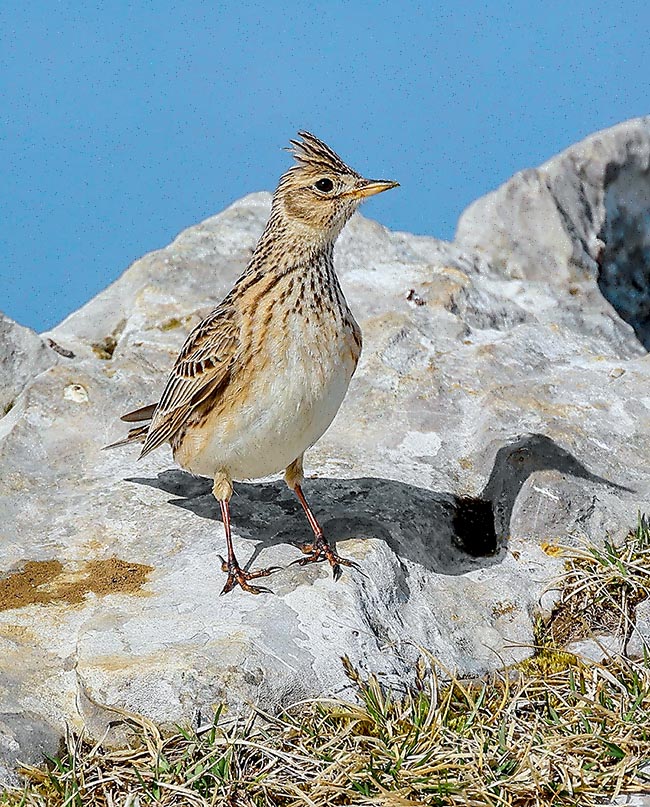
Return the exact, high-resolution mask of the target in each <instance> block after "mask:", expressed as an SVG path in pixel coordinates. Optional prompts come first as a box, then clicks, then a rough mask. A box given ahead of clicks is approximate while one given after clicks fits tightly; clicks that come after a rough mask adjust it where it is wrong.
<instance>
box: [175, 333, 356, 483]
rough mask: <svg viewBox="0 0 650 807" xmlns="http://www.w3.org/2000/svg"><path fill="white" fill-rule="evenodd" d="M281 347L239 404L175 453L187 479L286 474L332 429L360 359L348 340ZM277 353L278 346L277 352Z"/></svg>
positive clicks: (220, 411)
mask: <svg viewBox="0 0 650 807" xmlns="http://www.w3.org/2000/svg"><path fill="white" fill-rule="evenodd" d="M320 336H321V339H320V340H319V339H314V340H307V341H308V342H309V343H310V345H309V348H307V347H306V346H305V342H302V344H301V346H300V347H295V345H294V346H293V347H291V348H289V347H287V345H286V344H285V345H282V349H278V351H277V352H275V353H274V352H270V353H269V355H268V356H266V357H265V358H266V365H265V369H264V370H263V371H262V372H253V371H251V372H249V373H248V377H247V378H246V379H245V382H246V383H245V393H244V395H243V399H242V397H241V396H240V397H239V399H238V400H237V399H233V400H228V398H227V396H228V391H226V392H225V396H224V398H225V399H224V401H223V404H224V405H223V406H221V407H218V408H216V409H215V411H214V413H213V414H212V415H210V416H209V417H208V419H207V421H206V422H205V423H203V424H202V425H201V427H200V428H198V429H194V430H191V431H189V432H188V433H187V434H186V436H185V438H184V439H183V442H182V444H181V446H179V448H178V450H177V451H176V453H175V459H176V461H177V462H178V463H179V464H180V465H182V466H183V467H184V468H187V469H188V470H190V471H191V472H192V473H196V474H201V475H205V476H214V475H215V474H216V473H218V472H220V471H226V472H227V473H228V474H229V475H230V476H231V478H232V479H240V480H241V479H258V478H260V477H264V476H269V475H271V474H275V473H277V472H279V471H283V470H284V469H285V468H286V467H287V466H288V465H290V464H291V463H292V462H293V461H294V460H295V459H297V458H298V457H300V456H301V455H302V454H303V452H304V451H305V450H306V449H307V448H309V447H310V446H312V445H313V444H314V443H315V442H316V441H317V440H318V439H319V438H320V437H321V436H322V434H323V433H324V432H325V431H326V429H327V428H328V427H329V425H330V424H331V422H332V420H333V419H334V417H335V415H336V413H337V412H338V409H339V407H340V406H341V403H342V401H343V398H344V397H345V394H346V392H347V389H348V385H349V383H350V379H351V378H352V374H353V373H354V370H355V367H356V362H357V358H358V352H357V351H355V349H354V345H353V343H352V340H351V337H350V335H347V336H344V335H343V334H337V336H336V337H334V338H330V339H326V338H322V337H324V334H322V333H321V334H320ZM276 347H277V348H280V345H277V346H276Z"/></svg>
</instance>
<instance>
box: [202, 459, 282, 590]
mask: <svg viewBox="0 0 650 807" xmlns="http://www.w3.org/2000/svg"><path fill="white" fill-rule="evenodd" d="M212 492H213V494H214V496H215V498H217V499H218V500H219V506H220V507H221V518H222V519H223V526H224V529H225V532H226V546H227V548H228V560H224V559H223V558H222V557H221V555H219V560H220V561H221V569H222V571H224V572H226V573H227V574H228V578H227V579H226V584H225V586H224V587H223V589H222V590H221V593H222V594H227V593H228V592H229V591H232V590H233V588H234V587H235V586H240V587H241V588H242V589H243V590H244V591H248V592H249V593H250V594H261V593H262V592H268V593H269V594H270V593H272V592H271V589H268V588H264V587H263V586H251V585H249V583H248V581H249V580H254V579H255V578H257V577H266V576H267V575H269V574H272V573H273V572H274V571H276V570H277V569H278V568H279V567H277V566H272V567H271V568H269V569H260V570H259V571H257V572H247V571H244V569H242V568H241V566H240V565H239V563H238V561H237V558H236V557H235V549H234V547H233V545H232V535H231V532H230V497H231V496H232V482H231V481H230V479H229V478H228V477H227V476H226V475H225V474H220V475H219V476H217V477H216V478H215V480H214V486H213V488H212Z"/></svg>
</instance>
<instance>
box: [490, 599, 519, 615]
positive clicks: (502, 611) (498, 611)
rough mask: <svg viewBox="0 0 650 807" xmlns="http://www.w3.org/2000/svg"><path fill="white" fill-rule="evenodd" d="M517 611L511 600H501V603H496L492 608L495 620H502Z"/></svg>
mask: <svg viewBox="0 0 650 807" xmlns="http://www.w3.org/2000/svg"><path fill="white" fill-rule="evenodd" d="M516 610H517V606H516V604H515V603H514V602H510V601H509V600H500V601H499V602H496V603H494V605H493V606H492V616H493V617H494V618H495V619H500V618H501V617H503V616H509V615H510V614H513V613H514V612H515V611H516Z"/></svg>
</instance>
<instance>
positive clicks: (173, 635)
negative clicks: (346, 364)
mask: <svg viewBox="0 0 650 807" xmlns="http://www.w3.org/2000/svg"><path fill="white" fill-rule="evenodd" d="M649 159H650V122H649V120H648V119H641V120H638V121H633V122H630V123H627V124H622V125H621V126H619V127H615V128H614V129H612V130H609V131H607V132H602V133H599V134H598V135H595V136H594V137H592V138H590V139H588V140H586V141H584V142H583V143H580V144H578V145H577V146H575V147H574V148H572V149H570V150H569V151H567V152H565V153H564V154H561V155H559V156H558V157H556V158H554V159H553V160H551V161H550V162H549V163H547V164H546V165H545V166H542V168H540V169H538V170H537V171H532V172H524V173H523V174H520V175H517V176H516V177H515V178H513V180H511V182H510V183H507V184H506V185H505V186H504V187H503V188H501V189H499V190H498V191H496V192H495V193H494V194H491V195H490V196H488V197H486V198H485V199H482V200H479V201H478V202H476V203H475V204H474V205H473V206H472V207H471V208H470V209H469V210H468V211H467V212H466V213H465V214H464V216H463V217H462V219H461V222H460V224H459V231H458V239H457V241H456V242H455V243H452V244H450V243H445V242H441V241H438V240H435V239H433V238H427V237H419V236H413V235H409V234H406V233H395V232H390V231H388V230H386V229H384V228H383V227H381V226H379V225H378V224H376V223H374V222H372V221H369V220H366V219H364V218H362V217H360V216H357V217H355V218H354V219H353V220H352V222H351V223H350V224H349V225H348V227H347V228H346V230H345V231H344V234H343V235H342V237H341V239H340V241H339V243H338V245H337V250H336V263H337V266H338V270H339V273H340V277H341V280H342V284H343V286H344V290H345V293H346V295H347V297H348V299H349V302H350V305H351V307H352V309H353V310H354V312H355V315H356V316H357V319H358V320H359V322H360V324H361V326H362V329H363V332H364V353H363V357H362V361H361V364H360V367H359V370H358V372H357V374H356V375H355V377H354V379H353V382H352V386H351V388H350V392H349V395H348V397H347V398H346V401H345V403H344V405H343V407H342V409H341V411H340V413H339V415H338V417H337V418H336V420H335V422H334V424H333V426H332V427H331V429H330V430H329V431H328V432H327V434H326V435H325V436H324V437H323V439H322V440H321V441H320V442H319V443H318V444H317V445H316V446H315V447H314V448H313V449H312V450H311V451H310V452H309V453H308V455H307V471H308V473H313V474H314V478H312V479H310V480H309V481H308V482H307V483H306V486H305V487H306V492H307V495H308V497H309V498H310V500H311V502H312V504H313V507H314V509H315V511H316V513H317V515H318V516H319V518H320V519H321V520H322V523H323V525H324V527H325V529H326V531H327V533H328V535H329V536H330V537H331V538H332V539H333V540H335V541H336V542H338V548H339V550H340V551H341V553H342V554H344V555H346V556H348V557H350V558H353V559H355V560H357V561H358V562H359V563H360V564H361V566H362V568H363V572H364V574H359V573H355V572H350V571H347V570H346V572H345V574H344V575H343V578H342V579H341V580H340V581H339V582H334V581H333V580H332V578H331V575H330V573H329V570H328V568H326V567H325V566H323V565H319V566H316V567H311V568H301V567H297V566H289V565H288V564H289V563H290V562H291V561H292V560H295V559H296V558H297V557H300V553H299V551H298V549H297V548H296V545H297V544H299V543H300V542H302V541H304V540H305V539H306V538H307V537H308V535H309V528H308V526H307V524H306V522H305V521H304V519H303V516H302V514H301V512H300V509H299V506H298V505H297V503H296V502H295V501H294V500H293V499H292V496H291V495H290V493H289V491H288V490H287V489H286V488H285V486H284V484H283V483H281V482H279V481H273V480H272V481H266V482H249V483H242V484H239V485H238V486H237V493H236V495H235V497H234V498H233V502H232V506H233V522H234V523H233V527H234V533H235V548H236V550H237V553H238V556H239V557H240V559H241V560H242V561H247V560H250V561H251V562H252V563H254V564H255V565H256V566H261V565H279V566H283V567H285V568H284V570H283V571H281V572H279V573H277V574H275V575H274V576H273V577H272V578H269V586H270V587H271V588H272V589H273V591H274V592H275V593H274V594H273V595H268V596H264V597H257V598H256V597H252V596H250V595H245V594H242V593H241V592H240V591H234V592H232V593H231V594H229V595H228V596H225V597H220V596H219V592H220V590H221V587H222V585H223V576H222V573H221V571H220V569H219V563H218V559H217V553H218V552H223V546H224V540H223V531H222V529H223V528H222V525H221V522H220V519H219V508H218V506H217V503H216V502H215V501H214V499H213V497H212V496H211V493H210V482H209V481H208V480H205V479H201V478H196V477H192V476H190V475H189V474H186V473H184V472H182V471H180V470H179V469H177V468H175V467H174V465H173V462H172V460H171V456H170V453H169V451H168V450H167V449H165V450H161V451H158V452H156V453H155V454H154V455H152V456H149V457H147V458H146V459H145V460H143V461H142V462H140V463H136V461H135V457H136V453H137V452H136V451H135V450H133V449H117V450H114V451H110V452H106V451H102V450H101V449H102V446H104V445H106V444H107V443H109V442H111V441H113V440H116V439H118V438H119V437H120V436H121V435H123V434H124V433H125V429H124V428H123V425H124V424H120V422H119V420H118V416H119V415H120V414H122V413H123V412H125V411H127V410H129V409H132V408H136V407H138V406H140V405H143V404H146V403H150V402H152V401H154V400H156V396H157V395H158V394H159V393H160V391H161V388H162V386H163V383H164V380H165V376H166V373H167V371H168V370H169V368H170V366H171V363H172V361H173V359H174V357H175V355H176V353H177V351H178V349H179V347H180V345H181V343H182V341H183V339H184V337H185V335H186V334H187V332H188V330H189V329H190V328H191V327H192V326H193V325H194V324H195V323H196V322H197V321H198V318H199V317H200V316H202V315H204V314H206V313H207V312H208V311H209V310H210V309H211V308H212V307H213V306H214V305H215V304H216V303H217V302H218V301H219V300H220V299H221V297H222V296H223V295H224V294H225V293H226V291H227V290H228V289H229V287H230V286H231V284H232V282H233V281H234V279H235V278H236V276H237V275H238V273H239V272H240V271H241V270H242V268H243V267H244V266H245V264H246V262H247V260H248V258H249V256H250V254H251V250H252V248H253V246H254V244H255V241H256V239H257V237H258V235H259V234H260V232H261V230H262V227H263V225H264V222H265V219H266V216H267V214H268V210H269V202H270V197H269V195H268V194H265V193H261V194H255V195H252V196H249V197H246V198H245V199H242V200H241V201H239V202H237V203H236V204H234V205H233V206H232V207H230V208H229V209H227V210H226V211H224V212H223V213H221V214H219V215H217V216H215V217H213V218H210V219H208V220H207V221H205V222H203V223H201V224H199V225H197V226H194V227H191V228H189V229H188V230H186V231H185V232H183V233H181V235H179V237H178V238H177V239H176V240H175V241H174V242H173V243H172V244H170V245H169V246H168V247H166V248H165V249H162V250H160V251H157V252H153V253H151V254H149V255H146V256H145V257H144V258H142V259H141V260H139V261H137V262H136V263H135V264H133V266H131V267H130V268H129V269H128V270H127V271H126V272H125V273H124V275H122V277H121V278H120V279H119V280H118V281H117V282H116V283H114V284H113V285H112V286H110V287H109V288H108V289H106V290H105V291H104V292H102V293H101V294H100V295H98V296H97V297H96V298H95V299H93V300H91V301H90V302H89V303H88V304H87V305H86V306H84V307H83V308H82V309H80V310H79V311H77V312H76V313H74V314H72V315H71V316H70V317H68V318H67V319H66V320H65V321H64V322H63V323H61V325H59V326H58V327H57V328H55V329H54V330H53V331H52V332H51V333H49V334H46V335H44V339H46V340H47V339H51V340H53V341H54V344H55V345H56V350H54V349H52V348H51V347H48V345H49V343H48V342H44V341H43V340H41V339H40V337H37V336H36V335H34V334H31V333H30V335H29V337H28V339H27V342H26V343H25V344H27V347H23V346H22V345H23V342H20V339H22V338H23V336H24V334H23V331H24V330H25V329H21V328H20V327H19V326H15V325H14V324H12V323H9V328H10V329H11V331H12V333H13V332H15V333H18V334H20V336H19V338H18V341H17V342H16V344H19V345H21V347H20V348H19V349H20V350H24V352H23V353H20V352H17V351H18V350H19V349H18V348H17V349H16V350H15V351H13V352H12V349H11V348H10V350H9V351H8V352H6V351H5V353H2V354H0V355H2V357H3V363H2V367H3V370H2V371H3V373H4V372H8V376H9V377H10V379H12V381H11V383H12V385H13V386H12V392H11V400H12V403H13V406H12V408H11V409H10V410H9V411H8V413H7V414H6V415H5V416H4V417H3V418H2V419H0V469H1V471H0V509H1V510H2V513H3V518H2V520H1V521H0V546H1V554H2V567H1V568H2V570H3V574H4V579H3V580H2V581H1V583H0V659H2V661H0V726H1V727H2V728H1V729H0V732H1V733H0V759H4V761H5V763H6V765H7V766H8V768H11V766H12V764H13V761H14V760H15V758H16V757H19V758H21V759H26V760H30V759H31V760H33V759H38V758H39V757H40V754H41V753H42V751H43V750H48V751H52V750H54V748H55V746H56V741H57V738H58V737H59V736H60V734H61V732H62V728H63V724H64V720H67V721H68V722H70V723H71V724H72V725H75V726H81V725H82V724H83V725H86V727H87V729H88V730H89V731H90V733H91V734H93V733H98V732H100V731H101V730H102V727H103V726H104V725H105V723H106V721H107V720H108V719H110V718H111V713H110V712H108V711H107V710H106V709H104V708H103V706H104V705H116V706H119V707H122V708H125V709H129V710H133V711H137V712H141V713H144V714H145V715H147V716H149V717H151V718H154V719H155V720H157V721H163V722H165V721H167V722H170V723H171V722H181V723H182V722H184V721H185V722H190V721H193V720H196V719H197V716H198V715H199V714H202V715H206V714H209V713H210V712H211V710H212V709H213V708H214V706H215V704H217V703H218V702H220V701H222V700H226V701H228V702H229V703H230V704H231V705H232V707H233V708H237V707H240V706H242V705H244V704H246V703H247V702H258V703H260V702H261V703H262V704H263V705H264V706H265V708H267V709H271V710H272V709H274V708H279V707H281V706H283V705H287V704H289V703H291V702H293V701H295V700H297V699H299V698H302V697H306V696H310V695H315V694H323V693H338V694H340V693H343V692H344V691H345V687H346V679H345V676H344V674H343V671H342V667H341V665H340V662H339V658H340V656H341V655H343V654H347V655H348V656H349V657H350V659H351V660H352V662H353V663H354V664H357V665H359V666H360V667H362V668H365V669H369V670H373V671H375V672H379V673H380V674H381V675H382V676H383V677H384V679H385V680H388V681H403V680H406V679H408V678H409V676H410V674H411V664H412V659H413V658H414V656H415V654H416V649H415V648H416V646H417V645H421V646H425V647H427V648H429V649H431V650H432V651H433V652H434V654H435V655H436V656H437V657H438V658H439V659H440V661H441V662H442V663H443V664H444V665H446V666H447V667H448V668H449V669H451V670H455V671H457V672H459V673H461V674H477V673H482V672H484V671H486V670H489V669H491V668H494V667H497V666H500V665H502V664H503V663H504V662H506V663H507V662H509V661H513V660H516V659H520V658H522V657H524V656H526V655H528V654H529V653H530V652H531V650H530V646H531V644H532V641H533V635H532V629H533V618H534V614H535V611H536V609H537V608H538V601H539V598H540V595H541V593H542V591H543V590H544V589H545V587H546V586H548V584H549V582H550V581H552V580H553V579H554V577H555V576H556V575H557V573H558V571H559V570H560V565H561V561H560V560H559V559H558V558H557V557H556V556H555V555H554V553H553V552H548V547H549V544H551V545H552V544H553V543H556V542H562V543H569V544H570V543H573V542H575V541H578V540H580V538H581V537H582V536H587V537H589V538H591V539H593V540H597V541H598V540H602V538H603V537H604V536H605V534H606V532H609V533H610V534H611V535H612V537H614V538H617V537H618V538H620V537H622V536H623V534H624V533H625V532H626V531H627V529H628V528H629V527H630V526H632V525H633V523H634V522H635V519H636V513H637V510H638V509H641V510H643V509H647V506H648V505H647V503H648V500H649V494H650V466H649V465H648V461H647V458H648V456H650V429H649V428H648V426H649V418H650V391H649V390H650V383H649V382H650V361H649V360H648V357H647V354H646V350H645V348H644V344H646V342H645V340H644V337H643V334H642V333H641V332H640V329H639V326H638V325H637V324H635V323H637V322H640V321H641V320H642V318H643V316H642V313H640V312H642V311H643V302H642V301H641V300H640V299H639V294H642V292H639V294H635V293H633V291H632V290H631V289H630V288H627V286H626V285H625V284H626V282H627V281H626V278H629V279H630V283H632V279H633V278H634V277H636V276H637V275H638V272H639V271H640V269H639V267H640V266H641V264H640V263H639V261H641V260H646V258H639V257H638V256H639V255H642V256H643V255H646V253H645V252H644V250H645V249H646V245H647V243H648V239H649V238H650V235H649V233H650V225H649V223H648V220H647V217H645V218H644V216H643V215H642V208H643V200H644V199H646V198H647V197H648V194H650V180H649V179H648V173H647V166H648V160H649ZM644 166H645V168H644ZM644 194H645V195H644ZM628 216H629V217H631V218H629V220H628ZM630 229H632V230H633V231H634V234H635V235H634V238H633V239H631V241H628V239H627V236H626V235H625V234H626V233H627V232H628V230H630ZM608 238H609V239H610V240H609V241H608V240H607V239H608ZM627 243H632V244H634V254H632V253H630V254H627V253H626V244H627ZM608 249H609V250H610V252H609V253H608ZM608 254H610V255H611V256H613V257H611V258H609V259H607V260H605V261H604V262H603V260H604V259H603V258H602V255H608ZM599 256H600V257H599ZM598 261H600V268H599V263H598ZM608 261H609V263H608ZM614 265H615V266H616V267H617V269H616V271H614V270H613V269H611V267H613V266H614ZM603 267H609V269H604V268H603ZM626 267H633V268H631V269H629V271H628V268H626ZM610 269H611V271H610ZM645 270H646V277H647V270H648V263H647V261H646V263H645ZM606 277H607V278H608V279H607V280H605V278H606ZM608 284H609V285H608ZM607 287H608V288H609V289H610V291H611V289H612V288H613V287H615V288H616V289H617V290H618V291H616V294H614V293H610V294H608V298H609V301H608V299H606V298H605V296H604V294H603V292H604V290H605V288H607ZM614 298H615V299H614ZM610 301H611V303H610ZM617 301H619V302H617ZM620 301H628V302H625V303H624V302H620ZM616 307H618V308H619V310H621V314H622V317H624V318H626V319H628V321H629V322H630V323H631V325H630V324H627V323H626V322H625V321H624V320H623V319H622V318H621V316H619V314H618V313H617V311H616ZM630 312H632V313H630ZM634 318H636V319H634ZM4 322H5V323H6V321H4ZM632 326H633V327H632ZM2 327H5V325H4V324H3V325H2ZM634 328H636V329H637V331H636V333H635V330H634ZM12 338H13V337H12ZM30 340H31V341H30ZM30 351H31V352H30ZM44 351H45V352H44ZM7 356H9V358H7ZM16 356H19V357H23V356H24V358H20V361H16V360H15V358H12V357H16ZM44 357H45V358H44ZM12 362H13V363H12ZM7 367H9V370H8V371H7ZM0 411H2V410H0ZM545 550H547V551H545ZM643 626H644V627H643V630H647V620H645V622H643ZM638 633H639V632H638ZM644 641H647V636H643V635H640V633H639V636H638V637H637V644H638V646H640V647H642V646H643V642H644Z"/></svg>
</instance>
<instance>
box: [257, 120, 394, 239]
mask: <svg viewBox="0 0 650 807" xmlns="http://www.w3.org/2000/svg"><path fill="white" fill-rule="evenodd" d="M298 136H299V137H300V140H292V141H291V146H292V148H291V149H290V151H291V152H292V154H293V156H294V158H295V160H296V164H295V165H293V166H292V167H291V168H290V169H289V170H288V171H287V172H286V174H284V175H283V176H282V178H281V179H280V183H279V185H278V187H277V190H276V191H275V194H274V195H273V208H274V210H275V212H276V213H278V214H280V215H281V216H282V218H283V219H285V221H287V222H288V223H289V224H290V225H292V226H293V227H295V228H296V229H298V230H303V231H311V233H310V235H311V236H312V237H314V236H315V237H316V238H317V239H318V240H320V239H324V240H328V241H329V240H332V241H333V240H334V239H335V238H336V237H337V236H338V234H339V233H340V232H341V230H342V229H343V227H344V225H345V223H346V222H347V220H348V219H349V218H350V216H351V215H352V214H353V213H354V211H355V210H356V209H357V207H358V206H359V205H360V204H361V202H363V200H364V199H366V198H367V197H368V196H373V195H374V194H375V193H381V192H382V191H386V190H388V189H389V188H395V187H397V185H398V184H399V183H397V182H389V181H386V180H383V179H364V178H363V177H362V176H361V175H360V174H358V173H357V172H356V171H354V170H353V169H352V168H350V166H349V165H346V164H345V163H344V162H343V160H342V159H341V158H340V157H339V156H338V154H336V153H335V152H333V151H332V149H331V148H330V147H329V146H327V145H326V144H325V143H323V141H322V140H319V139H318V138H317V137H315V136H314V135H313V134H310V133H309V132H298Z"/></svg>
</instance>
